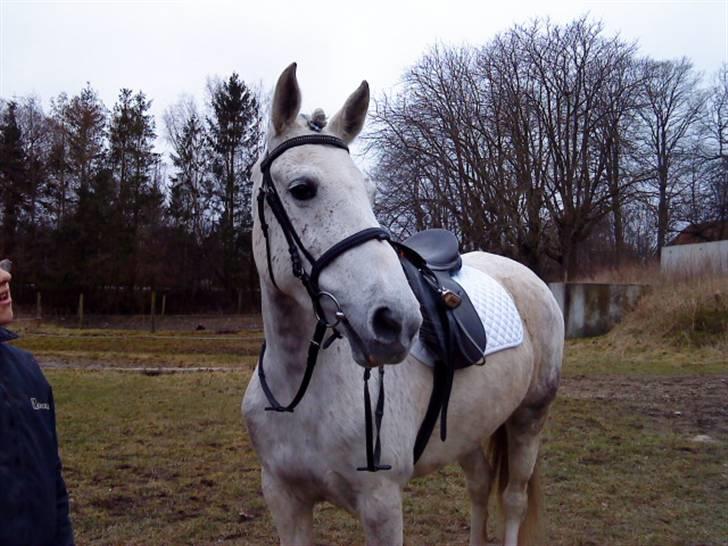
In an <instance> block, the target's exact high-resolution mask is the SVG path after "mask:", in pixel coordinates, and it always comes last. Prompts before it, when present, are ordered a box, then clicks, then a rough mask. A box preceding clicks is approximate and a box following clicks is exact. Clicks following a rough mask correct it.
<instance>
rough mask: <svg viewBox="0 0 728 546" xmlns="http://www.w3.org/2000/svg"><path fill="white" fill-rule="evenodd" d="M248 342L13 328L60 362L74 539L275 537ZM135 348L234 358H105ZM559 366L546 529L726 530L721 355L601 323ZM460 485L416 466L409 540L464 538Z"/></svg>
mask: <svg viewBox="0 0 728 546" xmlns="http://www.w3.org/2000/svg"><path fill="white" fill-rule="evenodd" d="M40 334H52V335H40ZM259 342H260V331H258V330H247V331H242V332H239V333H227V332H226V333H224V334H214V333H210V332H202V333H199V332H160V333H159V334H157V335H156V336H151V335H149V334H148V333H144V332H136V333H133V332H131V333H130V332H129V331H124V330H110V331H109V330H103V331H98V330H94V331H85V330H65V329H58V328H53V329H49V330H47V329H44V328H39V329H36V331H35V333H31V332H27V333H26V335H25V336H24V338H23V340H22V341H20V343H19V345H21V346H24V347H27V348H29V349H31V350H33V351H34V352H35V353H36V355H37V356H38V358H39V360H40V361H41V363H43V364H51V365H53V366H57V368H55V369H48V370H47V374H48V377H49V379H50V381H51V383H52V384H53V386H54V389H55V394H56V403H57V406H58V409H57V412H58V418H59V433H60V438H61V444H62V452H63V458H64V462H65V465H66V478H67V481H68V485H69V489H70V491H71V496H72V516H73V520H74V524H75V528H76V532H77V537H78V542H79V544H145V545H162V544H165V545H166V544H220V543H222V544H236V545H237V544H239V545H260V544H274V543H275V542H276V539H275V533H274V529H273V525H272V522H271V520H270V516H269V515H268V511H267V508H266V507H265V503H264V501H263V498H262V496H261V493H260V481H259V464H258V461H257V459H256V456H255V454H254V453H253V451H252V450H251V448H250V444H249V440H248V437H247V435H246V433H245V430H244V427H243V425H242V419H241V416H240V401H241V399H242V394H243V391H244V389H245V385H246V384H247V381H248V378H249V375H250V372H251V371H252V369H253V366H254V362H255V355H256V354H257V350H258V347H259ZM660 351H662V352H660ZM79 363H80V364H81V366H89V365H91V363H93V365H94V366H98V367H100V368H102V369H100V370H99V369H93V370H90V369H74V368H72V367H73V366H75V365H77V364H79ZM140 365H142V366H149V367H156V366H162V367H169V366H175V367H194V366H200V365H202V366H206V367H226V368H232V370H231V371H227V372H198V373H190V374H171V375H145V374H142V373H128V372H118V371H109V370H104V369H103V368H104V366H113V367H119V368H124V367H139V366H140ZM564 371H565V375H564V380H563V384H562V389H561V393H560V396H559V398H558V399H557V402H556V403H555V405H554V408H553V412H552V414H551V417H550V421H549V424H548V429H547V434H546V441H545V444H544V454H543V472H544V481H545V484H546V508H547V516H548V520H549V525H548V539H547V543H548V544H565V545H587V544H591V545H602V544H610V545H613V544H624V545H633V544H654V545H664V544H715V545H718V544H726V541H727V540H728V518H725V517H724V514H726V513H728V466H726V461H728V408H727V407H726V403H725V400H726V399H728V363H726V361H725V358H723V355H722V354H721V353H719V352H716V351H715V350H713V349H710V348H709V347H703V348H700V349H697V350H692V351H690V350H688V349H655V348H644V349H635V348H634V347H630V348H625V347H623V346H621V345H620V344H619V343H615V341H614V340H612V339H610V338H609V337H605V338H596V339H592V340H582V341H577V342H570V343H569V344H568V347H567V357H566V363H565V368H564ZM698 434H702V435H706V436H708V439H707V440H705V438H704V439H703V440H704V441H703V442H699V441H695V440H694V438H695V436H696V435H698ZM466 499H467V495H466V494H465V491H464V484H463V479H462V477H461V474H460V472H459V470H458V469H457V468H455V467H448V468H445V469H444V470H442V471H440V472H438V473H436V474H434V475H432V476H429V477H426V478H423V479H419V480H416V481H414V482H413V483H412V484H411V485H410V486H409V487H408V488H407V494H406V501H405V526H406V527H405V532H406V536H407V539H408V544H411V545H430V544H466V543H467V525H468V515H467V514H468V504H467V500H466ZM316 528H317V539H318V543H322V544H361V543H362V535H361V530H360V527H359V524H358V522H357V521H356V520H355V519H353V518H352V517H351V516H349V515H348V514H346V513H343V512H342V511H340V510H338V509H335V508H333V507H331V506H327V505H325V506H322V507H320V508H319V509H318V511H317V524H316ZM492 533H496V529H495V528H493V529H492Z"/></svg>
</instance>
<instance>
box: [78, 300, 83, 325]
mask: <svg viewBox="0 0 728 546" xmlns="http://www.w3.org/2000/svg"><path fill="white" fill-rule="evenodd" d="M78 327H79V328H83V292H81V294H79V296H78Z"/></svg>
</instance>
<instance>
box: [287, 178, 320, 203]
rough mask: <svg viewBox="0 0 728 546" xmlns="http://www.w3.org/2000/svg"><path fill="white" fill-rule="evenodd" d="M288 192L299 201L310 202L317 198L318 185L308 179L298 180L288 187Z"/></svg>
mask: <svg viewBox="0 0 728 546" xmlns="http://www.w3.org/2000/svg"><path fill="white" fill-rule="evenodd" d="M288 191H289V192H290V193H291V195H292V196H293V197H294V198H295V199H298V200H299V201H308V200H309V199H313V198H314V197H316V191H317V187H316V183H315V182H314V181H313V180H310V179H308V178H297V179H296V180H294V181H293V182H291V183H290V184H289V185H288Z"/></svg>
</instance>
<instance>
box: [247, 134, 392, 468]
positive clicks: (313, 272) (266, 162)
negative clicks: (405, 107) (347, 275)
mask: <svg viewBox="0 0 728 546" xmlns="http://www.w3.org/2000/svg"><path fill="white" fill-rule="evenodd" d="M307 144H319V145H325V146H334V147H336V148H341V149H343V150H346V151H347V152H348V151H349V148H348V146H347V145H346V143H344V141H342V140H341V139H339V138H337V137H335V136H333V135H322V134H311V135H302V136H297V137H293V138H291V139H289V140H286V141H285V142H283V143H282V144H280V145H278V146H277V147H276V148H274V149H273V151H271V152H270V153H268V154H266V156H265V158H264V159H263V161H261V163H260V170H261V172H262V174H263V181H262V184H261V186H260V189H259V191H258V196H257V201H258V219H259V221H260V225H261V230H262V232H263V237H264V238H265V252H266V260H267V263H268V273H269V275H270V278H271V281H272V282H273V285H274V286H275V287H276V289H277V290H279V291H280V288H279V286H278V283H277V282H276V279H275V276H274V274H273V268H272V262H271V254H270V243H269V240H268V227H269V226H268V223H267V222H266V219H265V205H266V204H267V205H268V207H269V208H270V210H271V212H272V213H273V216H274V217H275V219H276V220H277V222H278V224H279V226H280V227H281V230H282V231H283V235H284V237H285V239H286V243H287V244H288V253H289V255H290V259H291V268H292V270H293V275H294V276H295V277H296V278H297V279H299V280H300V281H301V283H302V284H303V286H304V288H305V289H306V292H307V293H308V295H309V297H310V298H311V303H312V304H313V309H314V314H315V316H316V320H317V322H316V329H315V330H314V334H313V338H312V339H311V341H310V343H309V347H308V357H307V360H306V370H305V372H304V374H303V379H302V380H301V384H300V386H299V388H298V391H297V392H296V394H295V396H294V397H293V400H292V401H291V402H290V403H289V404H288V405H286V406H283V405H282V404H281V403H280V402H278V400H277V399H276V397H275V396H274V395H273V392H272V391H271V389H270V387H269V385H268V382H267V380H266V376H265V370H264V369H263V357H264V355H265V347H266V344H265V342H263V347H262V349H261V353H260V358H259V360H258V378H259V380H260V384H261V387H262V388H263V393H264V394H265V396H266V398H267V399H268V402H269V403H270V406H269V407H267V408H265V409H266V411H276V412H287V413H292V412H293V410H294V409H295V407H296V406H297V405H298V403H299V402H300V401H301V399H302V398H303V396H304V394H305V393H306V389H307V388H308V385H309V383H310V381H311V377H312V375H313V371H314V368H315V367H316V361H317V359H318V353H319V350H320V349H321V348H323V349H327V348H328V347H329V346H330V345H331V344H332V343H333V342H334V341H336V340H337V339H338V338H340V337H342V336H341V333H340V332H339V330H337V326H339V324H341V325H342V326H343V327H344V328H345V329H346V331H347V332H348V334H349V340H350V342H351V343H353V344H356V345H358V348H359V349H360V350H361V352H362V353H363V354H365V355H366V354H367V353H366V351H365V350H364V344H363V342H362V341H361V338H360V337H359V335H358V334H357V332H356V331H355V330H354V328H353V327H352V326H351V324H350V323H349V321H348V319H347V318H346V315H345V313H344V312H343V310H342V309H341V305H340V304H339V301H338V300H337V299H336V297H335V296H334V295H333V294H331V293H329V292H326V291H323V290H321V288H320V287H319V277H320V275H321V272H322V271H323V270H324V269H325V268H326V267H327V266H328V265H330V264H331V263H332V262H333V261H334V260H336V258H338V257H339V256H341V255H342V254H344V253H345V252H347V251H348V250H351V249H353V248H355V247H358V246H360V245H362V244H364V243H366V242H368V241H371V240H379V241H387V242H390V243H391V241H390V237H389V233H388V232H387V231H386V230H384V229H382V228H381V227H372V228H366V229H363V230H361V231H358V232H356V233H354V234H353V235H350V236H349V237H346V238H345V239H343V240H341V241H339V242H338V243H336V244H334V245H333V246H332V247H331V248H329V249H328V250H327V251H326V252H324V253H323V254H322V255H321V256H320V257H319V258H318V259H315V258H314V257H313V255H312V254H311V252H309V251H308V249H307V248H306V246H305V245H304V244H303V242H302V241H301V238H300V237H299V235H298V233H297V232H296V229H295V228H294V226H293V224H292V222H291V219H290V218H289V216H288V213H287V212H286V209H285V207H284V206H283V202H282V201H281V198H280V195H279V194H278V190H276V187H275V185H274V184H273V179H272V177H271V174H270V167H271V165H272V163H273V161H274V160H275V159H276V158H277V157H279V156H280V155H281V154H283V153H284V152H286V151H287V150H290V149H291V148H295V147H297V146H304V145H307ZM304 258H305V260H306V261H307V262H308V264H309V266H310V273H307V272H306V268H305V267H304V264H303V259H304ZM325 299H328V300H330V301H331V302H332V303H333V305H334V307H335V308H336V311H335V313H334V320H333V321H327V319H326V315H325V312H324V309H323V306H322V305H321V304H322V302H323V300H325ZM328 329H331V330H332V334H331V336H330V337H329V338H328V339H327V340H326V341H325V342H324V341H323V339H324V336H325V334H326V330H328ZM322 342H323V343H322ZM367 359H369V358H367ZM370 375H371V370H370V369H369V368H366V369H365V371H364V410H365V418H366V422H365V432H366V451H367V453H366V457H367V464H366V466H365V467H359V468H357V470H362V471H368V472H377V471H378V470H389V469H390V468H391V466H389V465H382V464H380V462H379V458H380V455H381V443H380V439H379V435H380V428H381V422H382V416H383V414H384V367H383V366H379V396H378V400H377V406H376V410H375V422H374V423H372V411H371V399H370V395H369V386H368V381H369V378H370ZM375 427H376V439H375V440H374V439H373V436H374V433H375V431H374V428H375Z"/></svg>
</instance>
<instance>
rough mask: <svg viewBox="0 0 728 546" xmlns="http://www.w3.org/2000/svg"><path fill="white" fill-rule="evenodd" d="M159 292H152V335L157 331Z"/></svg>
mask: <svg viewBox="0 0 728 546" xmlns="http://www.w3.org/2000/svg"><path fill="white" fill-rule="evenodd" d="M156 313H157V291H156V290H152V333H154V332H156V331H157V320H156Z"/></svg>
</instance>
